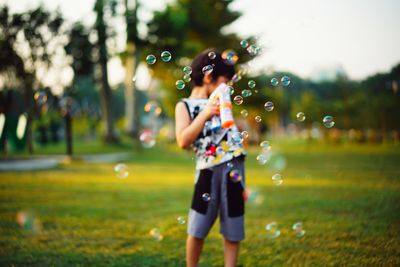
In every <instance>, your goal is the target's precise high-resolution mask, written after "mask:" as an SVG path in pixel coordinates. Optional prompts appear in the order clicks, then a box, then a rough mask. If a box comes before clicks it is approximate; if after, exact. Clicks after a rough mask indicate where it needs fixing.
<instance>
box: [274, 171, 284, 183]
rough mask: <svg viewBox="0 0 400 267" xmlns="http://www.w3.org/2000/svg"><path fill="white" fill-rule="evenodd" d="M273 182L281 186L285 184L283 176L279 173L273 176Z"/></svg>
mask: <svg viewBox="0 0 400 267" xmlns="http://www.w3.org/2000/svg"><path fill="white" fill-rule="evenodd" d="M272 182H273V183H274V184H275V185H281V184H282V183H283V180H282V175H280V174H279V173H275V174H274V175H272Z"/></svg>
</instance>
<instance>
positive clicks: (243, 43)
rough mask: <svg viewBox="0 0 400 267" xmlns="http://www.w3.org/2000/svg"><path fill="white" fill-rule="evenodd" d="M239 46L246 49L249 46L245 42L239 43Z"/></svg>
mask: <svg viewBox="0 0 400 267" xmlns="http://www.w3.org/2000/svg"><path fill="white" fill-rule="evenodd" d="M240 46H241V47H243V48H246V47H248V46H249V42H248V41H247V40H242V41H240Z"/></svg>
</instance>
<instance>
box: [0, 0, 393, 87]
mask: <svg viewBox="0 0 400 267" xmlns="http://www.w3.org/2000/svg"><path fill="white" fill-rule="evenodd" d="M171 1H172V0H168V1H166V0H146V1H144V0H142V1H141V3H143V6H144V8H143V10H142V12H141V13H140V16H141V17H142V18H144V19H149V18H150V16H151V15H150V14H151V10H160V9H162V8H163V7H164V6H165V5H166V3H168V2H171ZM215 1H223V0H215ZM40 2H42V3H43V4H44V5H45V6H47V7H48V8H50V9H52V10H55V9H56V8H57V7H59V8H60V10H61V11H62V13H63V14H64V15H65V17H66V18H67V19H68V20H70V21H77V20H81V21H84V23H87V24H88V25H90V24H91V23H93V21H94V19H95V16H94V14H93V12H92V9H93V4H94V0H69V1H65V0H41V1H37V0H0V5H1V4H3V3H7V4H8V5H9V6H10V7H11V10H12V12H22V11H24V10H26V9H28V8H33V7H36V6H37V4H38V3H40ZM231 8H232V9H233V10H237V11H240V12H242V14H243V15H242V16H241V17H240V18H239V19H238V20H237V21H235V22H234V23H233V24H231V25H230V26H228V27H227V29H225V30H226V31H228V32H234V33H236V34H238V35H239V36H241V37H243V38H246V37H248V36H249V35H257V36H259V38H260V43H261V44H263V45H264V46H265V48H266V50H265V53H264V54H263V55H262V56H261V57H260V58H258V60H257V62H256V63H255V65H254V68H256V69H259V70H262V69H271V68H272V69H274V70H277V71H290V72H293V73H295V74H297V75H300V76H301V77H303V78H312V77H315V76H318V75H319V74H320V73H321V72H332V71H335V70H337V69H342V70H344V71H345V72H346V73H347V75H348V76H349V77H350V78H351V79H356V80H359V79H363V78H365V77H367V76H369V75H373V74H375V73H378V72H387V71H389V70H390V69H391V68H392V67H393V66H394V65H396V64H398V63H400V30H399V29H400V16H399V15H398V14H399V11H400V1H398V0H324V1H321V0H302V1H296V0H279V1H276V0H274V1H272V0H236V1H235V2H234V3H232V5H231ZM205 18H206V16H205ZM123 27H124V26H123V24H122V23H121V29H120V31H121V32H122V31H123ZM122 40H123V39H122ZM123 46H124V42H123V41H121V42H120V43H119V49H123ZM171 52H172V54H173V51H171ZM123 77H124V70H123V68H122V66H121V64H120V62H119V60H118V59H112V60H111V61H110V82H111V83H112V84H116V83H118V82H120V81H122V80H123Z"/></svg>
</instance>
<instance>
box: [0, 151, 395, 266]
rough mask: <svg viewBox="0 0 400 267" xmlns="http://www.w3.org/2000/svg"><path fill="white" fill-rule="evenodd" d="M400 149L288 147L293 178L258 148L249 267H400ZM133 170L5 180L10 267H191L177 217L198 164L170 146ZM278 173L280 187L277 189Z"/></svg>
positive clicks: (207, 260) (138, 160)
mask: <svg viewBox="0 0 400 267" xmlns="http://www.w3.org/2000/svg"><path fill="white" fill-rule="evenodd" d="M399 148H400V147H399V146H378V145H376V146H366V145H358V146H355V145H321V144H320V145H305V144H287V143H286V144H280V145H276V147H275V148H274V149H275V151H279V153H280V154H279V155H280V160H281V161H282V160H284V161H285V162H286V167H285V168H284V167H283V165H282V164H280V165H279V164H278V163H275V164H274V163H271V164H270V163H267V164H266V165H265V166H260V165H258V163H257V161H256V160H255V158H256V153H257V148H251V149H249V155H248V157H247V162H246V167H247V170H246V179H247V186H248V188H251V189H253V190H254V191H257V192H258V195H257V196H258V197H257V199H258V201H252V200H251V201H248V203H247V204H246V236H247V237H246V240H245V241H244V242H243V243H242V246H241V255H240V259H239V264H240V266H400V164H399V163H400V149H399ZM114 150H115V149H109V150H107V151H114ZM123 150H125V151H126V149H123ZM126 164H127V165H128V167H129V171H130V175H129V176H128V178H126V179H119V178H117V177H116V176H115V174H114V172H113V168H114V165H115V164H111V163H110V164H88V163H83V162H79V161H72V162H71V163H68V162H66V163H65V164H64V165H62V166H61V167H59V168H58V169H55V170H47V171H35V172H7V173H6V172H2V173H0V265H1V266H184V264H185V261H184V250H185V238H186V224H184V225H181V224H178V223H177V219H176V218H177V217H178V216H184V217H186V216H187V212H188V207H189V204H190V201H191V194H192V190H193V178H194V175H193V165H194V162H193V160H192V159H191V155H190V154H188V153H183V152H179V151H177V150H176V149H171V148H169V147H168V146H161V147H160V146H159V147H156V148H153V149H149V150H142V151H140V152H136V153H133V156H132V159H131V160H130V161H128V162H126ZM279 169H281V170H279ZM278 171H279V172H280V173H281V174H282V177H283V184H282V185H280V186H276V185H274V184H273V183H272V180H271V176H272V174H274V173H275V172H278ZM262 200H263V201H262ZM23 210H24V211H31V212H33V213H34V214H35V215H34V216H35V218H36V219H37V220H38V221H40V225H41V226H42V229H41V231H40V232H37V233H35V232H32V231H30V230H29V229H24V228H23V227H21V226H20V225H19V224H18V223H17V222H16V214H17V212H19V211H23ZM270 222H277V223H278V226H279V229H280V231H281V235H280V236H279V237H277V238H275V239H270V238H269V237H268V233H267V231H266V230H265V225H266V224H268V223H270ZM296 222H302V223H303V226H304V229H305V231H306V234H305V235H304V236H303V237H301V238H298V237H296V236H295V235H294V233H293V230H292V229H291V228H292V225H293V224H294V223H296ZM153 228H158V229H159V231H160V233H161V235H162V236H163V239H162V240H161V241H157V240H155V239H153V238H152V236H151V235H150V234H149V232H150V231H151V229H153ZM218 231H219V225H218V222H217V223H216V225H215V226H214V228H213V230H212V232H211V233H210V235H209V236H208V238H207V240H206V245H205V248H204V252H203V256H202V259H201V264H200V266H223V250H222V239H221V236H220V235H219V233H218Z"/></svg>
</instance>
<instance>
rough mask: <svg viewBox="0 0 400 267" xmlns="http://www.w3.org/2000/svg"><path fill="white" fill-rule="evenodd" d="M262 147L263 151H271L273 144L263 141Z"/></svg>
mask: <svg viewBox="0 0 400 267" xmlns="http://www.w3.org/2000/svg"><path fill="white" fill-rule="evenodd" d="M260 147H261V149H262V150H263V151H269V150H271V144H270V143H269V142H268V141H262V142H261V143H260Z"/></svg>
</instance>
